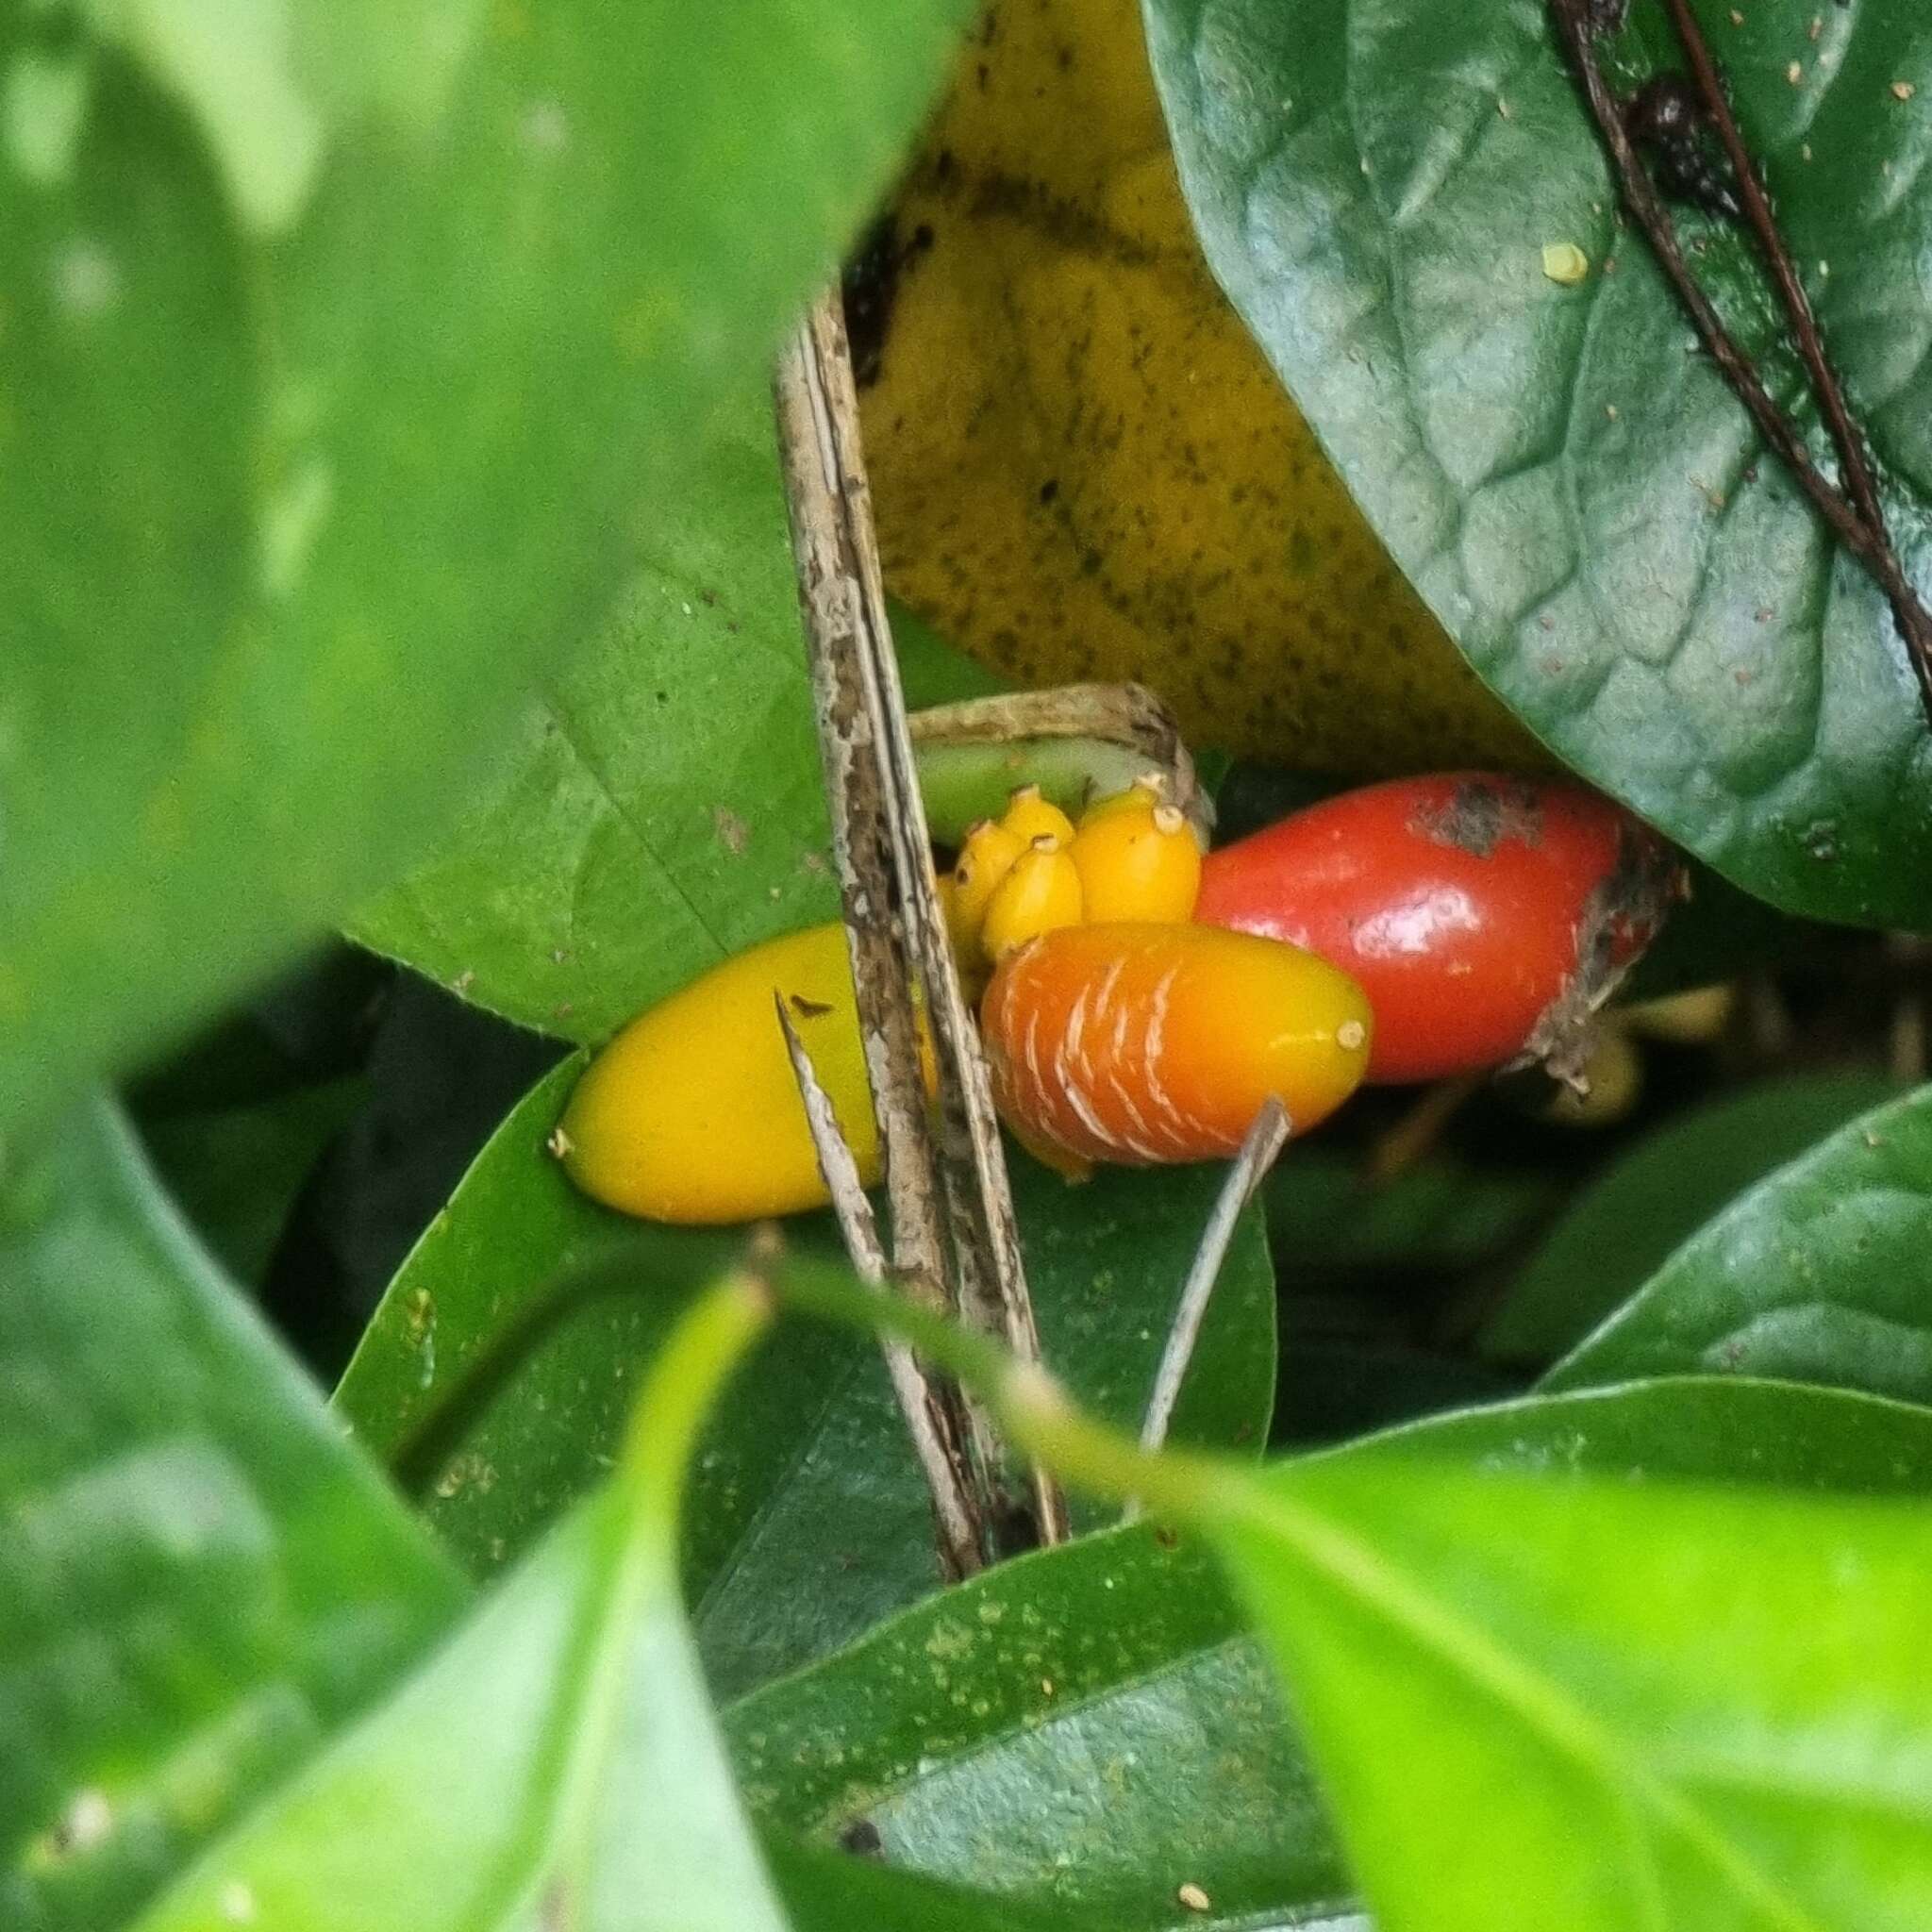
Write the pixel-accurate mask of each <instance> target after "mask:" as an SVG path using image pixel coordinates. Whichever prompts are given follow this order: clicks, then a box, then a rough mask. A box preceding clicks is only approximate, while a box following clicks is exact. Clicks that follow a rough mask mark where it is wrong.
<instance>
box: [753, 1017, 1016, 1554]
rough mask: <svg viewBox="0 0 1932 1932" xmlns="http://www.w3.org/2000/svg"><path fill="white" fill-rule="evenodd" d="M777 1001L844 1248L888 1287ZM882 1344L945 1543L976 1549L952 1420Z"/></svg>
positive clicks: (832, 1123) (867, 1218)
mask: <svg viewBox="0 0 1932 1932" xmlns="http://www.w3.org/2000/svg"><path fill="white" fill-rule="evenodd" d="M772 1004H773V1005H774V1007H775V1008H776V1009H777V1013H778V1024H779V1026H780V1027H781V1028H782V1029H783V1031H784V1034H785V1051H786V1052H787V1053H788V1054H790V1055H791V1074H792V1077H793V1078H794V1079H795V1080H796V1081H797V1082H798V1094H799V1098H800V1099H801V1100H803V1101H804V1102H805V1120H806V1125H807V1126H808V1128H809V1129H810V1131H811V1144H812V1148H813V1151H814V1152H815V1153H816V1154H817V1156H818V1162H819V1172H820V1174H823V1175H824V1180H825V1187H826V1190H827V1191H829V1192H830V1194H831V1196H832V1211H833V1212H834V1213H835V1214H836V1215H837V1216H838V1217H839V1232H840V1233H841V1235H842V1236H843V1237H844V1240H845V1252H846V1253H847V1254H848V1255H849V1256H851V1257H852V1265H853V1268H854V1269H855V1270H856V1271H857V1272H858V1278H859V1279H860V1280H861V1281H863V1282H865V1283H866V1284H867V1286H868V1287H872V1288H879V1287H882V1286H883V1285H884V1283H885V1280H886V1275H887V1269H886V1251H885V1247H884V1244H883V1243H882V1242H881V1241H880V1240H879V1229H878V1223H877V1222H876V1221H875V1220H874V1217H873V1211H872V1203H871V1202H870V1201H868V1200H867V1199H866V1197H865V1183H864V1182H863V1181H862V1180H860V1179H859V1176H858V1161H857V1160H856V1159H855V1158H853V1153H852V1149H851V1148H850V1147H849V1146H847V1145H846V1143H845V1136H844V1135H843V1134H842V1133H841V1131H840V1129H839V1117H838V1115H837V1114H836V1113H834V1112H833V1110H832V1102H831V1096H830V1095H829V1094H827V1093H826V1091H825V1090H824V1088H823V1087H822V1086H820V1085H819V1078H818V1074H816V1073H815V1072H814V1071H813V1069H812V1064H811V1061H810V1059H809V1058H808V1056H807V1054H806V1051H805V1042H804V1041H802V1040H800V1039H799V1037H798V1029H797V1028H796V1027H795V1026H793V1025H792V1024H791V1014H790V1013H788V1012H787V1011H786V1010H785V997H784V995H783V994H782V993H774V994H773V995H772ZM879 1346H880V1348H881V1350H882V1351H883V1352H884V1355H885V1357H886V1373H887V1374H888V1375H889V1376H890V1377H891V1384H892V1392H893V1394H894V1395H896V1396H897V1397H898V1401H899V1408H900V1411H901V1413H902V1414H904V1416H905V1418H906V1426H907V1431H908V1434H909V1435H910V1436H911V1438H912V1448H913V1453H914V1454H915V1455H916V1456H917V1457H919V1466H920V1468H921V1469H922V1470H923V1471H924V1473H925V1484H926V1488H927V1490H928V1491H930V1492H931V1495H932V1504H933V1514H934V1516H935V1518H936V1520H937V1521H938V1524H939V1529H940V1538H941V1544H942V1546H943V1547H944V1548H945V1549H948V1550H969V1549H970V1550H974V1551H977V1549H978V1547H979V1538H978V1531H977V1529H976V1526H975V1524H974V1520H973V1516H972V1513H971V1509H970V1507H969V1499H968V1497H967V1496H966V1495H965V1494H964V1493H962V1491H961V1486H960V1485H959V1484H958V1480H957V1475H958V1451H957V1448H956V1447H955V1446H954V1439H953V1438H952V1437H951V1436H950V1435H949V1431H950V1430H951V1429H952V1427H953V1425H954V1423H953V1417H952V1416H951V1414H950V1413H949V1412H948V1411H947V1410H946V1409H945V1408H943V1407H941V1406H940V1405H938V1404H937V1403H935V1401H934V1399H933V1384H932V1382H931V1380H930V1379H929V1378H928V1377H927V1375H926V1374H925V1373H924V1370H923V1369H921V1367H920V1366H919V1363H918V1360H917V1359H916V1358H915V1357H914V1356H913V1353H912V1351H911V1350H910V1349H909V1348H908V1347H907V1345H906V1344H905V1343H904V1342H903V1341H893V1340H891V1339H890V1338H888V1337H883V1336H882V1337H881V1338H880V1341H879Z"/></svg>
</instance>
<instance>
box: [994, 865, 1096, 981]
mask: <svg viewBox="0 0 1932 1932" xmlns="http://www.w3.org/2000/svg"><path fill="white" fill-rule="evenodd" d="M1080 915H1081V895H1080V874H1079V873H1078V871H1077V870H1076V869H1075V868H1074V861H1073V859H1072V858H1070V857H1069V856H1068V852H1067V848H1066V847H1065V846H1064V845H1062V844H1061V843H1060V842H1059V841H1058V840H1057V839H1055V838H1054V837H1053V836H1052V835H1051V834H1042V836H1041V837H1040V838H1038V839H1036V840H1034V841H1033V843H1032V844H1031V845H1030V846H1029V847H1028V848H1027V849H1026V850H1025V851H1024V852H1023V853H1022V854H1021V855H1020V857H1019V858H1017V859H1015V860H1014V862H1013V867H1012V870H1011V871H1010V872H1008V874H1007V875H1006V877H1005V878H1003V879H1002V880H1001V881H1000V884H999V889H998V891H995V892H994V893H993V895H992V902H991V905H989V906H988V907H987V908H986V919H985V922H984V923H983V924H981V926H980V928H979V946H980V951H981V952H982V953H983V954H984V955H985V957H986V958H987V959H988V960H990V961H993V962H997V961H999V960H1000V959H1003V958H1005V957H1006V956H1007V955H1008V953H1010V952H1011V951H1012V950H1013V948H1014V947H1015V946H1022V945H1024V944H1025V943H1026V941H1028V940H1030V939H1037V938H1038V937H1039V936H1040V935H1041V933H1043V932H1052V931H1054V930H1056V929H1057V928H1058V927H1059V926H1062V925H1078V924H1079V923H1080Z"/></svg>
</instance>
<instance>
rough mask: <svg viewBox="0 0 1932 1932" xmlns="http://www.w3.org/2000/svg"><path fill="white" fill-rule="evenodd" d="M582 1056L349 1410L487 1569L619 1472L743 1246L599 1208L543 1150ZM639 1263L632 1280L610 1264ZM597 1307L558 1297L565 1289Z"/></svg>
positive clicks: (479, 1174) (511, 1121)
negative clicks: (694, 1304)
mask: <svg viewBox="0 0 1932 1932" xmlns="http://www.w3.org/2000/svg"><path fill="white" fill-rule="evenodd" d="M584 1058H585V1056H583V1055H581V1054H578V1055H576V1056H575V1057H573V1058H570V1059H567V1060H565V1061H563V1062H562V1063H561V1064H560V1065H559V1066H558V1067H557V1068H556V1069H555V1070H554V1071H553V1072H551V1073H549V1074H545V1076H544V1077H543V1078H542V1079H541V1080H540V1081H539V1082H538V1083H537V1085H536V1086H535V1087H533V1088H532V1089H531V1090H530V1091H529V1093H528V1094H527V1095H526V1096H525V1099H524V1100H523V1101H522V1102H521V1103H520V1104H519V1105H518V1107H517V1108H515V1110H514V1111H513V1112H512V1113H511V1114H510V1115H509V1117H508V1119H507V1120H506V1121H505V1122H504V1124H503V1125H502V1126H501V1127H499V1128H498V1129H497V1131H496V1133H495V1134H493V1135H492V1136H491V1140H490V1141H489V1144H488V1145H487V1146H486V1147H485V1148H484V1149H483V1152H482V1153H481V1154H480V1155H478V1156H477V1158H476V1160H475V1164H474V1165H473V1166H472V1168H471V1169H470V1171H469V1173H468V1174H465V1175H464V1177H463V1180H462V1184H461V1185H460V1186H459V1187H458V1190H457V1192H456V1193H455V1195H454V1196H453V1197H452V1198H451V1201H450V1204H449V1206H448V1207H447V1208H445V1209H444V1210H443V1211H442V1212H441V1214H439V1215H438V1216H437V1217H436V1219H435V1220H434V1221H433V1222H431V1223H430V1224H429V1226H428V1228H427V1229H426V1230H425V1233H424V1235H423V1238H422V1240H421V1241H418V1242H417V1244H416V1246H415V1248H414V1249H413V1250H412V1251H411V1252H410V1255H409V1257H408V1259H407V1260H406V1261H405V1262H404V1263H403V1266H402V1268H401V1269H400V1270H399V1271H398V1273H397V1274H396V1277H395V1279H394V1281H392V1282H391V1285H390V1289H389V1292H388V1293H387V1294H386V1295H385V1296H384V1297H383V1301H382V1305H381V1307H378V1308H377V1309H376V1311H375V1318H374V1319H373V1320H372V1321H371V1323H370V1324H369V1327H368V1330H367V1331H366V1332H365V1334H364V1335H363V1338H362V1341H361V1345H360V1346H359V1347H358V1349H357V1351H356V1356H355V1358H354V1360H352V1361H351V1362H350V1364H349V1367H348V1370H347V1372H346V1373H345V1374H344V1375H343V1377H342V1380H341V1386H340V1387H339V1388H338V1389H337V1391H336V1394H335V1407H336V1409H337V1411H338V1412H339V1413H340V1414H341V1416H342V1417H343V1419H344V1420H345V1421H346V1422H347V1423H348V1424H349V1425H350V1427H351V1428H352V1429H353V1430H354V1432H355V1434H356V1437H357V1439H358V1441H361V1442H362V1443H363V1445H364V1446H365V1447H367V1448H368V1449H369V1450H371V1451H372V1452H373V1453H374V1454H375V1455H377V1456H380V1457H383V1458H384V1459H385V1460H386V1461H387V1462H389V1463H390V1464H391V1466H392V1467H393V1468H395V1469H396V1470H397V1471H398V1473H399V1474H401V1475H402V1476H403V1478H404V1480H405V1482H406V1483H407V1484H408V1487H409V1488H411V1489H412V1490H416V1491H420V1500H421V1502H422V1504H423V1507H424V1508H425V1512H426V1513H427V1515H428V1517H429V1520H430V1521H431V1522H432V1523H433V1524H436V1526H437V1527H438V1528H439V1529H440V1530H441V1532H442V1533H443V1535H444V1536H445V1537H446V1538H447V1539H448V1540H449V1541H450V1542H451V1543H452V1545H453V1546H454V1547H455V1548H456V1549H457V1550H458V1553H459V1554H460V1555H462V1556H463V1557H465V1558H466V1559H467V1560H468V1561H469V1562H470V1563H471V1564H472V1565H473V1566H474V1567H475V1568H477V1569H493V1568H495V1567H497V1566H498V1565H499V1564H501V1563H503V1562H504V1561H506V1560H507V1559H508V1558H509V1557H512V1556H514V1555H517V1554H520V1553H521V1552H522V1551H523V1549H524V1548H525V1546H526V1545H527V1544H528V1543H529V1542H530V1541H532V1540H533V1539H534V1538H535V1536H536V1535H537V1533H538V1531H539V1530H541V1528H542V1527H543V1526H544V1525H545V1524H548V1523H550V1522H551V1521H552V1520H553V1519H554V1518H555V1517H556V1516H557V1515H558V1513H559V1512H560V1511H561V1509H562V1508H563V1507H564V1506H565V1505H566V1504H568V1503H570V1502H571V1501H573V1500H574V1499H575V1497H577V1496H579V1495H581V1494H582V1493H584V1492H585V1491H587V1490H588V1489H589V1488H590V1487H591V1485H592V1484H593V1483H594V1482H596V1481H597V1480H598V1479H600V1477H601V1476H602V1474H603V1473H604V1472H605V1471H606V1470H607V1469H608V1457H609V1456H610V1454H611V1453H612V1452H613V1451H614V1449H615V1446H616V1444H617V1441H618V1440H619V1438H620V1437H621V1435H622V1433H623V1430H624V1424H625V1417H626V1416H627V1415H628V1414H629V1413H630V1407H631V1403H632V1400H633V1399H634V1397H635V1395H636V1393H637V1378H638V1375H639V1374H640V1373H641V1370H642V1369H643V1367H644V1366H645V1365H646V1364H647V1363H648V1362H649V1361H650V1360H651V1358H652V1357H654V1356H655V1355H656V1354H657V1352H658V1348H659V1347H660V1346H661V1345H662V1344H663V1342H664V1340H665V1338H666V1337H667V1336H668V1335H669V1334H670V1333H671V1331H672V1329H673V1328H674V1326H675V1324H676V1322H677V1319H678V1317H679V1316H680V1315H682V1314H683V1313H684V1311H685V1309H686V1308H687V1307H688V1306H689V1305H690V1302H691V1296H692V1294H693V1293H694V1292H695V1291H697V1290H698V1289H699V1288H700V1287H702V1286H703V1284H704V1283H705V1282H706V1281H707V1280H708V1279H710V1278H711V1277H712V1276H714V1275H715V1274H716V1273H717V1272H718V1270H719V1268H720V1267H722V1266H723V1265H724V1263H725V1262H726V1261H727V1260H728V1259H729V1258H730V1257H731V1255H732V1254H733V1252H734V1250H735V1247H736V1242H735V1241H732V1240H730V1239H729V1238H724V1237H719V1236H713V1235H698V1234H691V1233H690V1232H687V1231H682V1230H674V1229H662V1228H653V1227H648V1226H645V1225H642V1224H640V1223H637V1222H634V1221H626V1220H625V1218H624V1217H623V1216H621V1215H617V1214H613V1213H611V1212H610V1211H609V1209H608V1208H600V1207H599V1206H598V1205H597V1204H596V1203H595V1202H594V1201H591V1199H589V1198H588V1196H586V1195H584V1194H581V1193H579V1192H578V1191H576V1189H575V1188H574V1187H573V1186H572V1185H571V1184H570V1182H569V1181H567V1180H566V1179H565V1178H564V1175H563V1171H562V1169H561V1168H560V1167H559V1166H558V1163H557V1161H556V1160H555V1159H554V1158H552V1157H551V1155H550V1153H549V1151H548V1150H547V1148H546V1147H545V1145H544V1142H545V1140H546V1139H547V1137H548V1135H549V1134H550V1131H551V1129H552V1128H553V1127H554V1126H555V1125H556V1124H557V1117H558V1113H560V1112H561V1111H562V1108H563V1103H564V1101H565V1099H566V1098H567V1097H568V1095H569V1093H570V1091H571V1088H572V1087H573V1086H574V1085H575V1082H576V1078H577V1075H578V1074H580V1073H581V1072H582V1071H583V1065H584ZM619 1260H624V1261H625V1262H631V1261H634V1262H635V1272H634V1273H632V1272H628V1271H626V1272H625V1273H623V1274H618V1273H615V1272H607V1273H603V1274H600V1273H599V1264H603V1263H614V1262H617V1261H619ZM577 1280H594V1281H595V1282H596V1284H597V1286H596V1288H595V1290H594V1291H591V1292H590V1293H586V1294H581V1295H574V1294H571V1293H569V1292H567V1291H566V1292H564V1293H562V1294H553V1293H551V1292H550V1291H551V1290H553V1289H555V1288H557V1287H558V1285H559V1284H566V1285H567V1284H570V1283H572V1282H573V1281H577Z"/></svg>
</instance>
